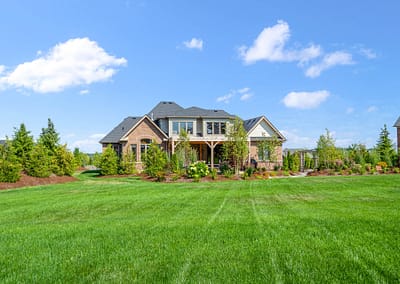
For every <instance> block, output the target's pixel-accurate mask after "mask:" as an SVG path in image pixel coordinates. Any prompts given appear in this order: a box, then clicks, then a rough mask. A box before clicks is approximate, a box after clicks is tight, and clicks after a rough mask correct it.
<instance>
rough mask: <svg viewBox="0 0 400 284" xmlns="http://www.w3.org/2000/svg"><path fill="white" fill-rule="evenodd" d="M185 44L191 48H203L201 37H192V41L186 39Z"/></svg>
mask: <svg viewBox="0 0 400 284" xmlns="http://www.w3.org/2000/svg"><path fill="white" fill-rule="evenodd" d="M183 45H184V46H185V47H186V48H189V49H198V50H203V40H202V39H199V38H192V39H191V40H190V41H184V42H183Z"/></svg>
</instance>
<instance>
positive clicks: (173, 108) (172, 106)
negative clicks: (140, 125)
mask: <svg viewBox="0 0 400 284" xmlns="http://www.w3.org/2000/svg"><path fill="white" fill-rule="evenodd" d="M183 109H184V108H183V107H181V106H180V105H178V104H176V103H175V102H159V103H158V104H157V105H156V106H155V107H154V108H153V109H152V110H151V111H150V112H149V113H148V116H149V117H150V118H151V119H153V120H157V119H159V118H164V117H169V116H173V115H174V114H175V113H177V112H178V111H181V110H183Z"/></svg>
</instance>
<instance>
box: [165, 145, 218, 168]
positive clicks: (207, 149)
mask: <svg viewBox="0 0 400 284" xmlns="http://www.w3.org/2000/svg"><path fill="white" fill-rule="evenodd" d="M180 142H181V141H179V140H173V139H171V140H170V143H169V148H170V153H171V154H174V153H175V149H176V147H177V146H178V145H179V143H180ZM189 143H190V146H191V147H192V149H194V150H195V151H196V152H197V159H198V160H199V161H205V162H206V164H208V165H209V167H210V168H211V169H213V168H214V167H219V165H220V164H221V162H222V161H223V158H222V145H223V143H224V141H223V140H206V139H201V140H199V139H196V140H193V139H191V140H190V141H189Z"/></svg>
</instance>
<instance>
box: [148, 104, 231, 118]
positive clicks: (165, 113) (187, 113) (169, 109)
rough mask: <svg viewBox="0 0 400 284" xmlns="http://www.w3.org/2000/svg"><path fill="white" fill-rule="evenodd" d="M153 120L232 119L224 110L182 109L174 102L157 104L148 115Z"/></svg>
mask: <svg viewBox="0 0 400 284" xmlns="http://www.w3.org/2000/svg"><path fill="white" fill-rule="evenodd" d="M148 116H149V117H150V118H152V119H153V120H157V119H159V118H166V117H211V118H217V117H234V116H233V115H231V114H229V113H227V112H226V111H224V110H214V109H203V108H199V107H189V108H183V107H181V106H180V105H178V104H176V103H175V102H159V103H158V104H157V105H156V106H155V107H154V108H153V109H152V110H151V111H150V112H149V113H148Z"/></svg>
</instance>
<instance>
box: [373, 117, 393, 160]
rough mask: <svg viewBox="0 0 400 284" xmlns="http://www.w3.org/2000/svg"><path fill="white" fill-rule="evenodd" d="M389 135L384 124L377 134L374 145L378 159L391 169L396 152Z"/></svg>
mask: <svg viewBox="0 0 400 284" xmlns="http://www.w3.org/2000/svg"><path fill="white" fill-rule="evenodd" d="M389 135H390V133H389V131H388V130H387V127H386V124H385V125H384V126H383V128H382V129H381V133H380V134H379V140H378V142H377V144H376V147H375V148H376V151H377V153H378V155H379V159H380V161H381V162H386V164H387V165H388V166H389V167H391V166H393V160H394V157H395V155H396V152H395V150H394V147H393V142H392V140H391V139H390V137H389Z"/></svg>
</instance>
